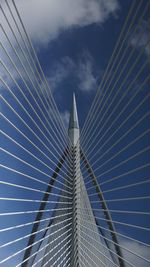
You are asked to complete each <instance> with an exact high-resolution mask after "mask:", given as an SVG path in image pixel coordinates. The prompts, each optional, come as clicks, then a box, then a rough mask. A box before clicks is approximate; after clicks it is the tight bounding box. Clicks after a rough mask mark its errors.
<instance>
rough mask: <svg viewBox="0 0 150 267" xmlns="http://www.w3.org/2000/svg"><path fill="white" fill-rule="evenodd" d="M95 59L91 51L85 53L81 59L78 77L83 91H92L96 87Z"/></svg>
mask: <svg viewBox="0 0 150 267" xmlns="http://www.w3.org/2000/svg"><path fill="white" fill-rule="evenodd" d="M93 67H94V60H93V58H92V56H91V55H90V54H89V53H87V52H86V53H84V54H83V56H82V57H81V59H80V61H79V66H78V68H77V77H78V79H79V86H78V87H79V89H80V90H81V91H86V92H89V91H92V90H94V89H95V88H96V77H95V75H94V70H93Z"/></svg>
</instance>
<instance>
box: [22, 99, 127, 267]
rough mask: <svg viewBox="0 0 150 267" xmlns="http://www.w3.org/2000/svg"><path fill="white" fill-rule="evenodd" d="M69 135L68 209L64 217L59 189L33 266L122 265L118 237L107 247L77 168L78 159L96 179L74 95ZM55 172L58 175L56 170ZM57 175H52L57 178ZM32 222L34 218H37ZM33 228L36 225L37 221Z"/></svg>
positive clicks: (25, 257) (27, 262) (25, 256)
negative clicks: (82, 139) (83, 141)
mask: <svg viewBox="0 0 150 267" xmlns="http://www.w3.org/2000/svg"><path fill="white" fill-rule="evenodd" d="M68 135H69V140H70V142H69V144H68V151H69V154H70V155H69V157H66V158H68V166H69V168H68V169H69V170H70V169H72V176H70V174H69V173H70V172H69V171H68V178H69V181H70V180H71V181H72V190H70V192H69V194H67V195H68V196H70V193H71V195H72V201H71V203H69V204H68V210H67V212H66V214H65V217H64V207H66V206H64V205H63V201H64V196H67V195H66V193H64V191H62V193H61V195H60V197H59V200H58V203H57V205H56V211H54V219H53V216H52V220H51V221H50V222H49V224H48V230H47V231H46V233H45V238H44V239H43V242H41V245H40V247H39V253H36V256H35V257H34V261H33V259H32V265H33V266H34V262H36V264H37V263H39V265H38V266H46V265H47V264H50V266H56V265H57V266H64V265H63V263H64V262H65V263H66V264H67V265H65V266H71V267H76V266H87V264H88V266H92V267H93V266H108V267H109V266H112V265H114V266H115V265H116V266H124V262H123V257H122V253H121V250H120V247H119V244H118V241H117V237H116V236H115V235H114V233H113V234H112V236H111V238H112V240H113V241H116V242H117V243H115V244H116V246H115V248H113V246H110V247H109V246H108V242H107V240H106V239H107V238H106V239H105V236H104V234H102V232H101V231H100V226H99V225H97V221H96V219H95V217H94V213H93V210H92V206H91V204H90V200H89V197H88V193H87V190H86V186H85V184H84V179H83V176H82V173H81V169H80V161H81V158H82V159H83V161H84V163H85V165H86V168H87V170H88V172H89V176H91V177H90V178H91V179H96V178H95V176H94V173H93V171H92V169H91V167H90V165H89V162H88V161H87V159H86V157H85V155H84V153H83V151H82V150H81V147H80V129H79V121H78V114H77V106H76V99H75V94H73V104H72V109H71V113H70V121H69V129H68ZM62 165H63V162H62ZM61 167H62V166H59V170H60V168H61ZM57 175H58V176H59V171H58V170H57ZM57 175H56V177H55V178H57ZM96 183H97V181H96V180H93V184H94V185H95V186H96V187H97V188H98V184H96ZM66 185H67V179H66V180H65V184H64V188H65V186H66ZM98 190H99V191H98V195H99V194H100V196H99V197H100V200H102V201H103V202H104V198H103V195H102V192H100V188H98ZM70 204H71V205H70ZM45 205H46V204H42V207H40V210H43V209H44V208H45ZM102 205H103V209H104V213H105V214H104V215H105V217H106V220H107V219H108V228H109V229H111V230H112V231H113V230H114V226H113V224H112V222H110V219H111V217H110V214H109V211H108V209H107V206H106V204H105V205H104V203H102ZM40 214H41V212H40ZM37 216H38V215H37ZM41 217H42V215H41ZM64 218H65V219H64ZM35 221H37V218H36V219H35ZM36 227H37V228H38V225H37V224H36ZM34 232H35V228H34ZM34 232H33V234H32V236H31V238H30V240H29V242H28V246H29V249H27V250H26V252H25V255H24V263H23V264H22V266H30V265H31V262H30V261H28V260H27V259H28V257H30V255H31V250H32V243H33V240H34V238H33V236H34ZM40 251H41V252H40ZM112 252H113V253H112ZM41 259H42V260H41Z"/></svg>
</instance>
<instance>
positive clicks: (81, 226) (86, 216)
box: [68, 94, 112, 267]
mask: <svg viewBox="0 0 150 267" xmlns="http://www.w3.org/2000/svg"><path fill="white" fill-rule="evenodd" d="M68 135H69V138H70V158H71V160H72V164H71V165H72V166H71V168H70V169H72V183H73V191H72V196H73V216H72V248H71V262H70V265H71V267H78V266H79V267H80V266H83V264H84V266H86V265H87V263H88V264H90V266H95V265H97V266H104V265H105V266H106V265H107V266H109V267H110V266H112V264H111V263H110V261H107V259H111V257H110V254H109V253H108V252H107V249H106V248H105V242H104V240H103V238H101V237H100V236H99V231H98V228H97V225H96V222H95V218H94V214H93V211H92V207H91V204H90V200H89V197H88V194H87V190H86V187H85V184H84V180H83V176H82V173H81V169H80V160H81V159H80V130H79V121H78V114H77V106H76V99H75V94H73V104H72V109H71V113H70V121H69V129H68ZM84 251H85V252H84Z"/></svg>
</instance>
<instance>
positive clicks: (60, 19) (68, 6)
mask: <svg viewBox="0 0 150 267" xmlns="http://www.w3.org/2000/svg"><path fill="white" fill-rule="evenodd" d="M16 4H17V6H18V7H19V10H20V13H21V16H22V18H23V21H24V22H25V25H26V27H27V30H28V32H29V34H30V36H31V37H32V39H33V40H34V41H36V42H38V43H44V44H45V43H48V42H49V41H50V40H52V39H54V38H56V37H57V36H58V35H59V33H60V32H61V31H63V30H66V29H70V28H72V27H82V26H86V25H90V24H92V23H103V22H104V21H105V20H106V19H108V17H109V16H110V15H111V14H113V13H115V12H116V10H118V1H117V0H107V1H106V0H76V1H74V0H63V1H62V0H30V1H26V0H22V1H19V0H17V1H16Z"/></svg>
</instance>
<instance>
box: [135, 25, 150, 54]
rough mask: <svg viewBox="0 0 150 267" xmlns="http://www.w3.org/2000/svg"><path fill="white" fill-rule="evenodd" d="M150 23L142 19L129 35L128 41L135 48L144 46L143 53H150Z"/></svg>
mask: <svg viewBox="0 0 150 267" xmlns="http://www.w3.org/2000/svg"><path fill="white" fill-rule="evenodd" d="M149 41H150V25H149V22H146V21H143V22H142V23H141V25H140V27H139V28H138V29H137V31H136V32H135V34H134V35H133V36H132V37H131V39H130V42H131V45H132V46H135V47H136V48H143V47H144V46H145V53H146V55H147V56H149V55H150V42H149Z"/></svg>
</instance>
